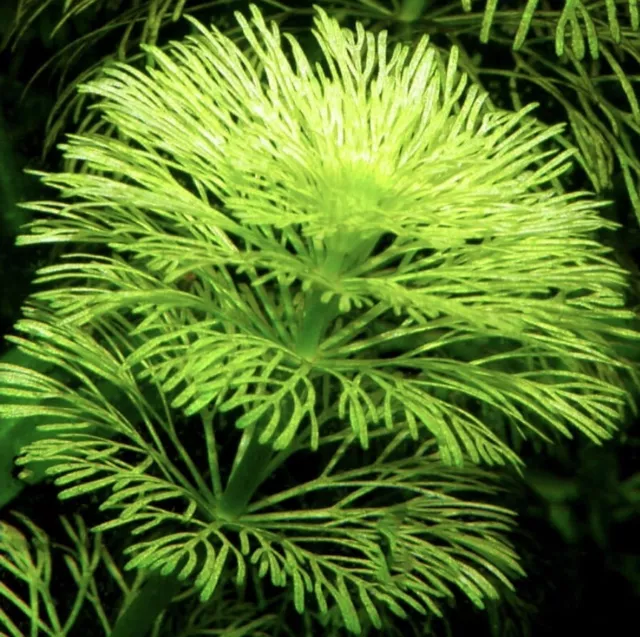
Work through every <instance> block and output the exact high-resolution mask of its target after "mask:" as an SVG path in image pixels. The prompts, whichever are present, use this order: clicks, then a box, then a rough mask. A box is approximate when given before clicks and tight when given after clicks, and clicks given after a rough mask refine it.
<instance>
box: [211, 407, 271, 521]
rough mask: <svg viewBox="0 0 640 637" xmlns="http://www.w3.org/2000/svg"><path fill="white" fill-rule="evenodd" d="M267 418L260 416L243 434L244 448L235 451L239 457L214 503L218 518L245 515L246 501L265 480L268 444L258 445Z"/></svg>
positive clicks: (268, 456)
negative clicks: (225, 486) (216, 507)
mask: <svg viewBox="0 0 640 637" xmlns="http://www.w3.org/2000/svg"><path fill="white" fill-rule="evenodd" d="M269 417H270V415H269V416H267V415H265V416H263V417H262V418H261V419H260V420H259V421H258V422H257V423H256V424H254V425H252V426H251V428H250V429H248V430H246V431H245V434H244V436H246V438H244V436H243V443H241V445H242V444H245V445H246V446H245V447H244V448H242V446H241V448H240V449H239V450H238V453H239V454H242V455H241V456H240V458H239V460H238V461H237V464H236V465H235V466H234V468H233V470H232V471H231V476H230V477H229V481H228V482H227V488H226V489H225V490H224V493H223V494H222V497H221V498H220V501H219V502H218V514H219V515H220V516H222V517H223V518H225V519H227V520H229V519H234V518H236V517H238V516H239V515H242V513H244V511H246V508H247V505H248V504H249V501H250V500H251V498H252V497H253V494H254V493H255V491H256V489H257V488H258V487H259V486H260V484H261V483H262V481H263V480H264V478H265V470H266V468H267V466H268V465H269V463H270V461H271V459H272V458H273V454H274V452H273V449H272V448H271V445H270V444H266V445H263V444H261V443H260V442H259V440H258V439H259V438H260V434H261V432H262V430H263V428H264V427H263V426H262V425H263V422H264V421H265V420H267V421H268V419H269Z"/></svg>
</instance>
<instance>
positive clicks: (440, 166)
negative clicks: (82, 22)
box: [0, 6, 638, 637]
mask: <svg viewBox="0 0 640 637" xmlns="http://www.w3.org/2000/svg"><path fill="white" fill-rule="evenodd" d="M316 12H317V17H316V19H315V30H314V36H315V38H316V40H317V43H318V46H319V48H320V50H321V52H322V56H321V59H320V61H319V62H318V63H316V64H313V65H312V64H311V63H310V62H309V60H308V58H307V56H306V55H305V52H304V51H303V49H302V48H301V47H300V45H299V43H298V41H297V40H296V38H294V37H293V36H291V35H289V34H284V35H282V34H281V32H280V30H279V29H278V27H277V26H276V25H275V24H271V25H268V24H267V23H266V22H265V20H264V17H263V15H262V13H261V12H260V11H259V9H257V8H256V7H255V6H252V7H251V21H248V20H247V19H246V18H245V17H244V16H243V15H242V14H241V13H237V14H236V18H237V21H238V23H239V25H240V27H241V30H242V33H243V35H244V37H245V38H246V41H247V43H248V45H249V47H250V48H251V50H252V55H251V56H250V57H249V56H247V55H245V53H244V52H243V51H242V50H241V49H240V48H239V47H238V46H236V44H234V42H233V41H232V40H230V39H229V38H228V37H226V36H225V35H224V34H223V33H222V32H221V31H220V30H219V29H217V28H216V27H214V26H212V27H211V28H206V27H204V26H203V25H202V24H200V23H199V22H198V21H196V20H195V19H193V18H191V19H190V22H191V24H192V26H193V28H194V34H193V35H191V36H189V37H188V38H186V39H185V40H183V41H179V42H173V43H172V44H171V46H170V47H169V48H168V49H167V50H161V49H159V48H157V47H154V46H146V47H145V48H144V50H145V53H146V55H147V58H148V59H149V60H152V62H153V63H152V64H150V65H149V66H148V67H147V68H146V69H145V70H140V69H138V68H137V67H135V66H134V65H131V64H126V63H118V62H112V63H110V64H108V65H106V66H105V67H104V68H103V69H102V71H101V73H100V75H99V76H97V77H95V78H94V79H93V80H92V81H89V82H87V83H85V84H82V85H81V86H80V89H79V90H80V93H81V94H83V95H84V96H86V97H87V98H88V99H89V100H90V102H91V104H92V106H91V108H92V110H93V111H94V112H95V113H96V114H97V115H98V120H97V121H98V122H99V123H98V124H97V125H96V126H94V128H93V129H92V130H91V131H84V132H81V133H78V134H73V135H69V138H68V141H67V142H66V143H65V144H63V145H62V146H61V149H62V150H63V152H64V155H65V159H66V160H67V165H68V166H69V167H70V168H69V170H68V171H65V172H61V173H39V176H40V178H41V179H42V181H43V183H44V184H46V185H47V186H49V187H51V188H53V189H55V190H56V191H57V197H56V198H55V199H54V200H51V201H43V202H32V203H29V204H27V208H28V209H29V210H31V211H32V212H33V213H36V217H37V218H36V220H35V221H33V222H31V223H30V224H29V225H28V227H27V228H28V231H29V232H28V233H25V234H23V235H21V236H20V237H19V240H18V241H19V243H20V244H22V245H33V244H47V243H55V242H61V243H68V244H70V245H71V246H74V245H81V246H94V248H95V250H93V251H89V252H87V251H79V250H78V251H75V252H74V251H73V250H72V251H70V252H69V253H68V254H67V256H66V257H65V258H64V260H63V261H61V262H60V263H56V264H54V265H51V266H48V267H45V268H42V269H41V270H40V271H39V272H38V282H39V284H41V285H43V286H45V289H42V290H40V291H37V292H36V293H34V294H33V295H32V296H31V297H30V300H29V302H28V304H27V306H26V307H25V315H24V318H23V319H22V320H20V321H19V322H18V324H17V325H16V330H17V331H18V332H19V333H20V334H21V336H12V337H10V340H11V342H13V343H15V344H16V345H17V346H18V347H19V348H20V350H21V352H22V354H23V355H24V356H28V357H30V358H31V359H33V360H35V361H38V363H39V365H40V366H41V368H40V369H39V370H38V369H34V368H32V367H29V366H24V365H16V364H11V363H3V364H1V365H0V395H1V396H2V397H3V401H2V403H1V404H0V417H3V418H11V419H14V420H13V421H12V422H13V423H14V426H15V427H16V430H17V431H19V429H20V427H21V423H27V422H30V423H33V421H34V420H36V421H37V420H39V419H46V420H45V421H44V422H45V423H46V424H42V422H43V421H42V420H40V425H41V426H40V427H39V429H38V434H39V435H41V434H48V435H46V436H45V437H41V439H38V440H34V441H33V442H30V444H27V445H26V446H23V447H21V456H20V458H19V459H18V464H19V465H20V466H24V467H26V469H27V471H36V470H38V468H40V469H42V467H43V466H46V473H47V475H48V476H50V477H52V478H53V479H54V481H55V484H56V485H57V486H59V487H61V490H60V494H59V495H60V498H62V499H68V498H73V497H78V496H86V495H90V494H93V493H96V495H97V496H98V498H99V509H100V510H101V511H102V512H103V513H104V514H105V515H106V517H107V520H106V521H104V522H101V523H100V524H98V525H96V526H95V527H93V529H92V530H93V531H95V532H98V533H100V534H104V539H105V542H107V543H108V537H109V535H110V534H114V533H117V532H121V531H122V530H126V531H127V533H128V535H127V536H126V537H127V540H128V542H127V546H126V547H125V549H124V550H123V552H122V554H121V555H119V556H118V557H117V558H115V557H114V560H117V559H120V560H121V564H122V568H120V567H119V566H118V567H116V566H115V565H114V566H113V567H112V568H110V570H109V573H110V576H111V577H112V578H114V579H115V580H116V582H120V589H121V593H122V595H121V599H119V600H118V606H117V608H118V612H117V613H116V614H115V615H113V616H111V617H107V616H106V615H105V614H104V613H102V614H100V613H99V609H100V608H102V606H100V605H99V604H98V603H97V601H96V596H97V595H99V589H98V588H96V589H95V591H97V592H95V594H94V593H92V594H91V595H89V594H88V593H87V594H86V595H85V596H84V597H83V598H82V599H83V600H87V601H89V602H91V603H92V604H93V607H94V608H95V609H96V610H97V611H98V613H99V619H100V623H101V626H102V628H103V629H104V632H105V634H107V635H113V636H114V637H123V636H124V635H129V634H136V635H144V634H146V633H147V631H148V630H152V631H154V632H153V634H155V635H163V634H171V635H180V634H185V635H186V634H189V635H194V634H202V635H204V634H211V633H207V632H205V631H206V628H205V626H207V625H209V626H210V622H212V621H219V620H215V619H213V617H215V614H216V613H220V612H221V610H220V609H221V607H223V606H224V605H225V604H234V603H239V602H240V601H241V599H240V598H241V596H240V594H239V593H237V590H241V589H245V588H246V587H247V586H249V587H252V588H254V589H255V590H257V591H259V593H257V595H258V597H259V598H260V599H263V600H264V599H268V598H269V597H270V596H275V595H277V594H278V589H282V591H283V592H282V593H281V595H282V597H283V598H284V599H286V600H288V603H289V604H290V605H291V606H292V607H293V608H295V610H296V611H297V612H298V613H303V612H304V613H305V618H304V621H305V622H307V624H306V625H307V628H308V634H317V626H316V628H313V627H309V622H314V621H317V622H319V625H324V626H325V628H326V632H325V634H340V631H341V630H342V629H346V630H348V631H350V632H353V633H363V632H364V633H366V632H368V631H369V630H371V629H374V630H380V629H381V627H382V626H387V625H388V623H389V621H390V619H389V618H390V617H393V616H394V615H395V616H398V617H405V616H406V615H407V614H408V613H409V612H414V613H418V614H424V615H427V616H429V617H433V616H439V615H441V614H442V613H443V609H444V605H445V604H446V603H447V602H448V601H449V600H451V599H453V598H454V597H455V595H459V594H463V595H465V596H467V597H468V598H469V599H470V600H471V601H472V602H473V603H474V604H476V605H477V606H478V607H480V608H482V607H484V605H485V604H486V603H487V601H488V600H495V599H499V598H500V591H501V590H504V589H505V588H512V587H513V581H514V579H516V578H518V577H520V576H522V575H523V573H522V569H521V567H520V565H519V562H518V559H517V555H516V553H515V551H514V549H513V547H512V546H511V544H510V542H509V537H508V534H509V530H510V529H511V528H512V527H513V521H512V514H511V512H509V511H508V510H506V509H504V508H503V507H500V506H497V504H496V502H495V498H494V495H495V491H496V485H495V474H494V473H492V471H491V470H490V469H489V467H490V466H493V467H494V468H495V467H509V468H513V469H515V470H516V471H517V470H519V469H520V468H521V466H522V461H521V459H520V457H519V455H518V453H517V451H516V448H515V447H516V444H517V442H518V441H522V440H523V439H525V438H529V437H531V438H534V439H538V440H546V441H549V442H551V441H554V440H557V439H558V438H560V437H562V436H567V437H570V436H572V435H573V434H574V433H577V432H579V433H580V434H581V435H585V436H588V437H589V438H590V439H591V440H593V441H594V442H595V443H598V442H600V441H602V440H605V439H607V438H610V437H611V436H612V435H613V433H614V432H615V431H616V425H617V422H618V421H619V418H620V414H621V410H622V409H623V408H624V406H625V404H626V403H627V402H628V400H629V396H628V395H627V392H626V390H625V389H623V388H622V383H621V382H620V375H621V374H623V373H624V372H625V371H626V370H629V369H630V368H631V365H630V363H629V362H628V361H627V360H625V358H624V357H623V356H622V355H621V354H620V352H619V349H618V347H617V345H618V344H619V343H620V342H622V343H625V342H634V341H635V340H637V337H638V335H637V333H636V332H635V331H633V330H631V329H630V328H629V327H628V321H629V320H631V319H632V318H633V316H634V315H633V313H632V312H630V311H628V310H626V309H624V292H625V289H626V286H627V277H626V273H625V272H624V270H622V269H621V268H620V267H619V266H618V265H616V264H615V263H614V262H613V261H612V260H610V259H609V257H608V256H607V249H606V248H604V247H603V246H602V245H601V244H600V243H598V242H597V241H596V239H595V235H594V233H596V232H597V231H599V230H603V229H605V230H606V229H611V228H614V227H615V224H613V223H611V222H607V221H605V220H604V219H603V218H602V217H601V216H600V214H599V211H600V209H601V208H603V207H604V206H605V205H606V203H604V202H601V201H596V200H595V199H594V198H593V197H592V196H591V195H590V194H589V193H587V192H573V193H569V192H565V191H564V190H563V188H562V176H563V174H565V173H566V171H568V170H569V169H570V168H571V165H572V157H573V156H574V155H575V150H574V149H571V148H567V149H564V150H563V149H562V148H561V147H560V146H559V144H557V143H556V142H555V140H557V138H558V136H559V135H561V134H562V131H563V128H564V127H563V126H562V125H557V126H552V127H548V126H545V125H543V124H541V123H540V122H539V121H538V120H537V119H536V118H535V116H534V113H535V105H529V106H527V107H524V108H522V109H520V110H518V111H515V112H513V111H509V110H504V109H501V108H498V107H497V106H495V105H494V104H493V102H492V101H491V100H490V99H489V96H488V94H487V93H486V92H485V91H483V90H481V89H480V87H479V86H478V85H476V84H474V83H473V82H471V81H470V80H469V77H468V76H467V75H466V74H465V73H463V72H461V71H460V69H459V67H458V55H459V51H458V49H456V48H455V47H454V48H453V49H452V50H451V51H443V50H441V49H439V48H438V47H436V46H435V45H433V44H432V43H431V42H430V39H429V38H428V37H426V36H425V37H423V38H422V39H421V40H420V41H419V42H418V43H417V45H416V46H415V47H409V46H404V45H397V46H395V47H393V49H392V50H391V51H390V52H389V51H387V48H388V40H387V34H386V32H385V31H381V32H380V33H378V34H374V33H372V32H370V31H366V30H365V28H364V27H363V25H362V24H358V25H357V26H356V28H355V31H352V30H347V29H342V28H341V27H340V25H339V23H338V22H337V21H336V20H334V19H331V18H330V17H329V16H328V15H327V14H326V13H325V12H324V11H323V10H322V9H321V8H320V7H316ZM85 250H86V248H85ZM25 427H26V424H25ZM296 457H302V458H304V462H303V463H302V465H303V466H302V467H301V466H300V464H301V463H297V464H296V463H295V462H294V461H295V458H296ZM28 475H29V474H25V475H24V476H23V478H28ZM67 526H68V529H71V528H72V527H70V526H69V525H68V524H67ZM68 529H67V530H68ZM32 531H34V529H32ZM34 532H36V533H37V531H34ZM69 533H70V535H72V537H73V538H74V541H75V540H77V541H75V548H73V549H72V550H73V551H75V553H74V554H76V555H77V554H79V553H81V552H82V551H83V550H88V549H84V548H82V547H85V546H86V543H83V542H82V541H80V539H81V535H82V534H81V533H79V532H77V531H76V532H74V533H75V535H73V534H72V533H71V531H69ZM3 537H4V538H5V539H7V538H8V540H7V544H3V543H2V542H0V555H2V551H4V554H5V556H4V558H2V559H3V560H4V562H3V564H4V565H5V567H6V568H10V570H11V572H12V573H13V574H14V575H15V576H16V577H19V576H20V575H21V574H24V573H26V572H28V573H31V574H30V575H28V576H26V577H27V580H28V581H29V582H30V584H31V588H30V591H29V593H30V595H31V598H30V603H27V602H25V601H23V600H21V599H20V597H19V596H18V595H17V594H16V593H14V592H12V591H11V590H9V589H8V588H7V587H6V586H5V587H2V588H0V595H3V596H4V597H5V599H6V600H8V601H9V603H10V604H12V605H13V606H14V607H15V608H16V609H17V611H18V612H21V613H23V614H24V615H25V616H27V617H28V618H29V621H30V622H31V627H30V630H32V631H35V630H37V629H38V627H43V626H46V632H47V633H48V634H52V635H65V634H67V632H68V630H70V629H71V627H72V625H73V624H74V621H67V622H66V623H62V622H61V621H60V620H59V619H57V615H56V621H55V622H54V621H53V619H52V617H54V615H53V614H52V613H51V612H48V614H45V613H43V612H41V608H42V605H41V604H39V603H38V599H41V598H43V599H46V600H47V603H45V608H47V609H49V608H50V607H51V606H52V605H53V603H54V602H53V596H52V594H51V593H50V590H49V588H48V583H49V580H46V575H47V569H44V573H43V571H38V570H37V569H36V570H34V569H32V570H28V569H26V570H25V569H24V568H22V570H21V567H20V565H22V566H24V564H26V563H27V561H25V560H24V559H22V558H23V557H24V552H27V551H28V550H29V548H28V542H27V541H22V540H21V539H20V537H22V536H21V535H20V532H19V531H17V530H16V529H15V527H9V526H3ZM100 538H101V540H102V538H103V536H102V535H100ZM88 541H89V540H88V536H87V542H88ZM42 542H44V540H42ZM7 546H9V549H10V550H8V549H7V548H6V547H7ZM103 546H105V547H106V546H107V544H102V543H100V545H99V546H98V548H96V549H95V551H96V552H95V554H94V559H95V561H96V563H97V562H98V561H100V560H103V561H107V562H108V563H109V564H112V563H113V561H114V560H112V561H111V562H109V561H108V559H109V558H108V557H106V556H110V555H111V552H109V551H108V549H106V548H105V549H104V551H105V552H103V549H102V548H101V547H103ZM2 547H4V548H2ZM44 554H45V555H49V552H47V551H45V553H44ZM21 556H22V557H21ZM74 559H76V560H77V558H70V560H69V561H68V564H71V566H70V567H69V568H70V570H71V572H72V573H73V574H74V576H76V575H77V576H78V577H77V578H76V580H77V581H78V582H80V581H81V580H82V582H85V584H84V585H85V586H86V587H87V588H86V590H88V591H89V590H94V589H92V588H91V586H93V585H94V583H93V579H92V575H91V574H89V575H87V576H86V577H85V579H82V578H81V577H80V576H79V573H80V570H79V569H78V568H77V567H75V568H74V567H73V564H74V563H75V562H74V561H73V560H74ZM7 565H8V566H7ZM131 570H133V571H135V572H136V573H137V579H136V585H135V586H133V587H131V586H129V585H127V583H126V582H125V581H124V578H123V576H122V572H123V571H131ZM267 576H268V580H267ZM87 578H88V579H87ZM230 591H231V592H230ZM234 591H236V596H235V597H234ZM34 600H35V601H34ZM149 600H152V603H151V602H150V601H149ZM176 600H178V601H179V602H180V603H183V604H184V609H185V610H183V611H182V612H181V613H180V617H179V618H178V619H175V618H174V619H173V620H172V622H178V623H177V624H175V623H171V622H170V621H169V620H168V619H167V616H168V614H169V613H168V611H167V605H168V604H170V602H172V601H174V602H175V601H176ZM74 608H75V607H74ZM243 608H245V610H246V607H243ZM267 616H268V615H265V617H267ZM69 617H71V618H72V619H73V620H75V618H76V615H74V614H73V613H71V614H70V615H69ZM180 619H181V620H182V622H183V623H182V624H180V623H179V621H180ZM205 620H206V621H205ZM253 620H255V621H259V620H260V616H257V617H254V618H253ZM253 620H248V623H247V624H246V626H249V628H246V630H245V628H243V629H242V630H245V632H242V631H241V630H240V629H239V630H237V631H236V632H231V631H229V634H234V635H235V634H260V633H258V632H255V633H253V632H251V631H252V630H254V628H255V626H254V627H251V626H252V625H251V622H252V621H253ZM2 621H4V624H5V626H6V628H7V630H9V631H10V634H11V635H12V636H13V635H17V634H20V633H19V632H15V631H16V630H18V628H17V627H16V628H15V630H14V629H13V628H12V622H13V620H12V619H11V618H10V617H8V616H7V615H0V622H2ZM207 622H209V623H208V624H207ZM13 625H14V626H15V623H13ZM34 626H35V628H34ZM224 628H225V625H224V624H217V629H218V630H220V631H221V632H219V633H217V634H225V633H224V630H223V629H224ZM260 629H262V628H260ZM12 630H13V632H11V631H12ZM43 630H45V629H44V628H43ZM256 630H257V629H256ZM283 630H284V629H283ZM314 631H315V632H314ZM332 631H333V632H332Z"/></svg>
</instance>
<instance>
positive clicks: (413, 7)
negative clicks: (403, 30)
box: [396, 0, 428, 22]
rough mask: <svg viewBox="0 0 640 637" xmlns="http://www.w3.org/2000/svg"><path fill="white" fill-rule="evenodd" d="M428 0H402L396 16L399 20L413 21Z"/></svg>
mask: <svg viewBox="0 0 640 637" xmlns="http://www.w3.org/2000/svg"><path fill="white" fill-rule="evenodd" d="M427 4H428V0H404V2H403V3H402V6H401V7H400V11H398V14H397V16H396V18H397V19H398V20H399V21H400V22H415V21H416V20H417V19H418V18H419V17H420V16H421V15H422V14H423V13H424V10H425V9H426V8H427Z"/></svg>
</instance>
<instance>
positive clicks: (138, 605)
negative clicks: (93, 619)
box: [111, 571, 182, 637]
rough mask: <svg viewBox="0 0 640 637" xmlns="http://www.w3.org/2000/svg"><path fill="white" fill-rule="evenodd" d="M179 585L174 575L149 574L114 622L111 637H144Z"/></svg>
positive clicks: (176, 591)
mask: <svg viewBox="0 0 640 637" xmlns="http://www.w3.org/2000/svg"><path fill="white" fill-rule="evenodd" d="M176 572H177V571H176ZM181 585H182V582H180V581H179V580H178V577H177V576H176V575H170V576H169V577H166V576H164V575H160V574H159V573H152V574H151V575H149V577H148V578H147V580H146V581H145V582H144V584H143V585H142V588H141V589H140V592H139V593H138V595H137V597H136V598H135V599H134V600H133V602H131V604H130V605H129V607H128V608H127V610H126V611H125V612H124V613H123V614H122V615H121V616H120V618H119V619H118V621H117V622H116V625H115V626H114V628H113V631H111V637H145V635H147V634H148V633H149V631H150V630H151V628H152V627H153V624H154V623H155V621H156V619H157V618H158V615H160V613H161V612H162V611H163V610H165V608H166V607H167V606H168V605H169V604H170V603H171V600H172V599H173V598H174V597H175V596H176V595H177V593H178V591H179V590H180V587H181Z"/></svg>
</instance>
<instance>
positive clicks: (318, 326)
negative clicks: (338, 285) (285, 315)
mask: <svg viewBox="0 0 640 637" xmlns="http://www.w3.org/2000/svg"><path fill="white" fill-rule="evenodd" d="M322 294H323V292H322V290H318V289H315V290H313V291H312V292H310V293H309V295H308V296H307V298H306V300H305V309H304V318H303V319H302V325H301V326H300V331H299V332H298V342H297V344H296V353H297V354H298V356H300V357H301V358H304V359H306V360H309V359H311V358H313V357H314V356H315V354H316V352H317V350H318V346H319V345H320V342H321V341H322V338H323V337H324V335H325V332H326V330H327V328H328V327H329V324H330V322H331V321H332V320H333V319H334V318H335V316H336V314H337V312H338V302H339V301H338V298H337V297H334V298H333V299H331V301H329V303H323V302H322V301H321V300H320V298H321V297H322Z"/></svg>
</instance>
